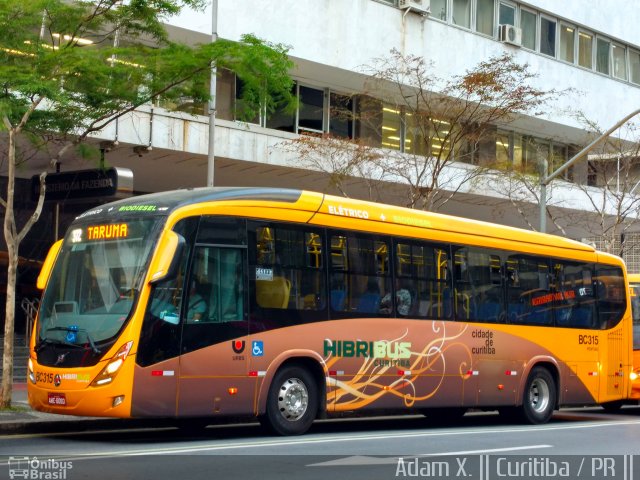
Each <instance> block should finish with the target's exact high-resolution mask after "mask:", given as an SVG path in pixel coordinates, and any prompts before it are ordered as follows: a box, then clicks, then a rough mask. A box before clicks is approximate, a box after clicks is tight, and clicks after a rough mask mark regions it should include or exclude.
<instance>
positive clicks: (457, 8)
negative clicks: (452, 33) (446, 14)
mask: <svg viewBox="0 0 640 480" xmlns="http://www.w3.org/2000/svg"><path fill="white" fill-rule="evenodd" d="M451 22H452V23H453V24H454V25H460V26H461V27H465V28H471V0H453V9H452V12H451Z"/></svg>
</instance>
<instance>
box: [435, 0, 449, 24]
mask: <svg viewBox="0 0 640 480" xmlns="http://www.w3.org/2000/svg"><path fill="white" fill-rule="evenodd" d="M431 18H435V19H437V20H442V21H443V22H446V21H447V0H431Z"/></svg>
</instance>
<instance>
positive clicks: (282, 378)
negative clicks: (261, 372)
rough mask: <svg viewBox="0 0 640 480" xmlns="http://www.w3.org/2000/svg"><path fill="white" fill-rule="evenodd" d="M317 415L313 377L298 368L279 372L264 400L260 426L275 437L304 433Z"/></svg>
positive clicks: (287, 368) (316, 388) (315, 388)
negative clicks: (265, 400)
mask: <svg viewBox="0 0 640 480" xmlns="http://www.w3.org/2000/svg"><path fill="white" fill-rule="evenodd" d="M317 413H318V387H317V385H316V382H315V380H314V378H313V376H312V375H311V374H310V373H309V372H308V371H307V370H306V369H304V368H302V367H299V366H288V367H284V368H282V369H281V370H279V371H278V372H277V373H276V375H275V377H274V378H273V382H271V387H270V388H269V394H268V397H267V411H266V413H265V415H264V417H263V418H262V419H261V420H262V423H263V424H266V426H267V427H268V428H269V429H270V430H271V431H273V432H274V433H277V434H278V435H300V434H303V433H304V432H306V431H307V430H308V429H309V428H310V427H311V424H312V423H313V421H314V420H315V418H316V414H317Z"/></svg>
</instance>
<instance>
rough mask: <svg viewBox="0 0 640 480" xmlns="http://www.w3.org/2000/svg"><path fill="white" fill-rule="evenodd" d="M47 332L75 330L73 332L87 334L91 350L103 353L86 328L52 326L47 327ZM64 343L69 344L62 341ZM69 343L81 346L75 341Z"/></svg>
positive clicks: (97, 353)
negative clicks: (74, 342)
mask: <svg viewBox="0 0 640 480" xmlns="http://www.w3.org/2000/svg"><path fill="white" fill-rule="evenodd" d="M47 332H73V333H76V332H78V333H84V334H85V335H86V336H87V340H89V345H91V350H93V353H95V354H96V355H99V354H100V353H102V352H101V351H100V350H99V349H98V347H96V344H95V343H93V339H92V338H91V335H89V332H88V331H86V330H85V329H84V328H75V327H74V328H71V327H51V328H47V329H46V330H45V333H47ZM60 343H63V344H65V345H67V343H66V342H60ZM68 345H74V346H79V345H75V344H73V343H70V342H69V343H68Z"/></svg>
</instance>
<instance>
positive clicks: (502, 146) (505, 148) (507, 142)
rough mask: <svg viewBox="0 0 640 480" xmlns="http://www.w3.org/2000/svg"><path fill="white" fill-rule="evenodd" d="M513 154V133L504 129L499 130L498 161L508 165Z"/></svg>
mask: <svg viewBox="0 0 640 480" xmlns="http://www.w3.org/2000/svg"><path fill="white" fill-rule="evenodd" d="M511 156H512V150H511V134H510V132H505V131H504V130H498V132H497V133H496V163H497V164H498V165H499V166H503V167H506V166H507V165H510V164H511Z"/></svg>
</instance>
